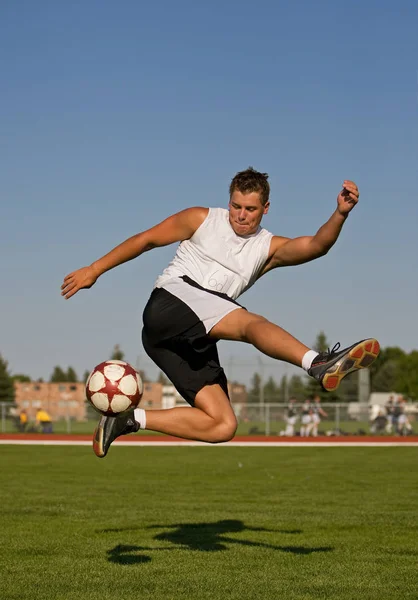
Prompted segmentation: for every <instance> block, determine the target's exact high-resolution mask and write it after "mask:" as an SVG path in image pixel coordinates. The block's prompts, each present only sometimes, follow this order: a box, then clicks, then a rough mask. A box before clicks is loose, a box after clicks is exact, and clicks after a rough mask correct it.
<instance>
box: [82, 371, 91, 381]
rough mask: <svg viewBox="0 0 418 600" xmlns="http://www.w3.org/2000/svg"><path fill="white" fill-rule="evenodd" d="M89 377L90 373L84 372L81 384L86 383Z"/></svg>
mask: <svg viewBox="0 0 418 600" xmlns="http://www.w3.org/2000/svg"><path fill="white" fill-rule="evenodd" d="M89 376H90V371H84V374H83V383H87V379H88V378H89Z"/></svg>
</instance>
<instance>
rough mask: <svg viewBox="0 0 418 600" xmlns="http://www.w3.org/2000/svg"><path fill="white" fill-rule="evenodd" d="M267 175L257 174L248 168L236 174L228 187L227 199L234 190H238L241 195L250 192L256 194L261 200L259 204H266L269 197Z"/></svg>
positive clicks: (257, 172) (251, 168)
mask: <svg viewBox="0 0 418 600" xmlns="http://www.w3.org/2000/svg"><path fill="white" fill-rule="evenodd" d="M268 177H269V176H268V174H267V173H259V171H256V170H255V169H253V167H248V169H246V170H245V171H240V172H239V173H237V174H236V175H235V176H234V178H233V179H232V181H231V185H230V186H229V197H231V196H232V194H233V192H234V191H235V190H238V191H239V192H241V193H242V194H250V193H251V192H258V193H259V194H260V198H261V204H263V206H264V205H265V204H267V202H268V201H269V196H270V184H269V182H268V181H267V180H268Z"/></svg>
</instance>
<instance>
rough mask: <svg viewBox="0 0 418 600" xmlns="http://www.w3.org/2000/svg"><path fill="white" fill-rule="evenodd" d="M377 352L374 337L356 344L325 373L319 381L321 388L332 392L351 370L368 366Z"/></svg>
mask: <svg viewBox="0 0 418 600" xmlns="http://www.w3.org/2000/svg"><path fill="white" fill-rule="evenodd" d="M379 352H380V345H379V342H378V341H377V340H375V339H374V338H369V339H367V340H363V341H362V342H360V343H359V344H356V345H355V346H354V347H353V348H351V350H350V351H349V352H348V353H347V354H346V355H345V356H342V357H341V358H340V359H339V360H338V361H337V362H336V363H335V364H334V365H332V367H330V370H329V371H327V372H326V373H325V375H324V377H323V379H322V381H321V383H322V386H323V388H324V389H325V390H327V392H333V391H334V390H336V389H337V387H338V386H339V385H340V383H341V381H342V379H343V378H344V377H345V376H346V375H348V374H349V373H353V371H358V370H359V369H366V368H367V367H370V365H371V364H372V363H373V362H374V361H375V360H376V358H377V357H378V356H379Z"/></svg>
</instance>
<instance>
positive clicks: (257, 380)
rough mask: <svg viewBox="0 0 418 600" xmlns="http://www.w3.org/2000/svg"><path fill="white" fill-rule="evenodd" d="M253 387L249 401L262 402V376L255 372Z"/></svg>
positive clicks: (252, 381)
mask: <svg viewBox="0 0 418 600" xmlns="http://www.w3.org/2000/svg"><path fill="white" fill-rule="evenodd" d="M250 385H251V387H250V391H249V392H248V402H250V403H251V402H261V376H260V375H259V373H254V375H253V377H252V379H251V384H250Z"/></svg>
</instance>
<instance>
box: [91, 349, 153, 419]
mask: <svg viewBox="0 0 418 600" xmlns="http://www.w3.org/2000/svg"><path fill="white" fill-rule="evenodd" d="M142 392H143V383H142V379H141V376H140V374H139V373H138V371H136V369H134V368H133V367H132V366H131V365H130V364H129V363H127V362H125V361H123V360H106V361H105V362H102V363H100V364H99V365H97V367H94V369H93V371H92V372H91V373H90V375H89V378H88V379H87V382H86V396H87V400H88V401H89V402H90V403H91V405H92V406H93V408H95V409H96V410H97V411H98V412H100V413H101V414H102V415H106V416H115V415H118V414H120V413H123V412H126V411H128V410H131V409H133V408H136V407H137V406H138V404H139V402H140V401H141V398H142Z"/></svg>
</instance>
